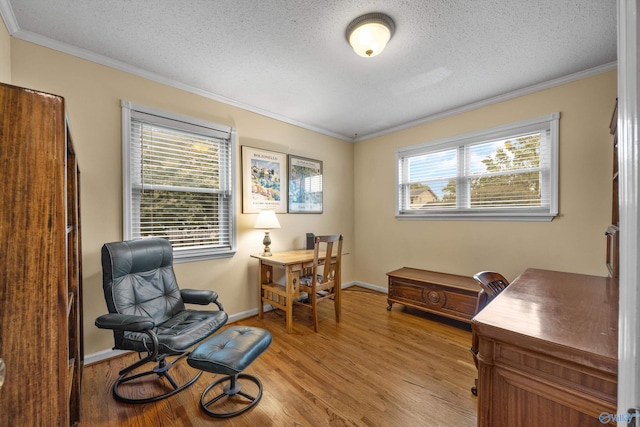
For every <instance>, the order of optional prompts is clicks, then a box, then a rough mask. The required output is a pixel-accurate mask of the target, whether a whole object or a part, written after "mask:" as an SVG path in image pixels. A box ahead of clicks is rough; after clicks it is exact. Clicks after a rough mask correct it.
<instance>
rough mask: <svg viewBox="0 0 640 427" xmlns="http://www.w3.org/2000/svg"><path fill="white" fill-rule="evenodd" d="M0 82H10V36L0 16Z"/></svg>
mask: <svg viewBox="0 0 640 427" xmlns="http://www.w3.org/2000/svg"><path fill="white" fill-rule="evenodd" d="M0 82H2V83H11V37H10V36H9V32H8V31H7V27H6V26H5V24H4V21H2V19H1V18H0Z"/></svg>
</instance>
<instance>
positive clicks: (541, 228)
mask: <svg viewBox="0 0 640 427" xmlns="http://www.w3.org/2000/svg"><path fill="white" fill-rule="evenodd" d="M615 98H616V72H615V71H611V72H607V73H603V74H599V75H596V76H594V77H590V78H586V79H582V80H579V81H575V82H572V83H568V84H565V85H562V86H558V87H555V88H552V89H547V90H543V91H540V92H537V93H534V94H531V95H527V96H522V97H519V98H516V99H512V100H509V101H505V102H501V103H498V104H494V105H491V106H488V107H484V108H480V109H477V110H474V111H470V112H467V113H463V114H459V115H456V116H453V117H449V118H445V119H441V120H437V121H434V122H430V123H426V124H423V125H420V126H416V127H413V128H411V129H407V130H404V131H399V132H396V133H393V134H391V135H385V136H382V137H379V138H375V139H371V140H369V141H364V142H361V143H358V144H357V145H356V149H355V156H354V159H355V171H356V172H355V194H356V205H355V224H356V242H355V247H356V250H357V256H356V265H355V274H356V277H357V279H358V280H359V281H364V282H367V283H371V284H375V285H380V286H383V285H385V284H386V283H387V278H386V276H385V273H386V272H388V271H391V270H394V269H396V268H400V267H403V266H409V267H417V268H424V269H431V270H436V271H445V272H449V273H457V274H464V275H472V274H473V273H475V272H477V271H480V270H492V269H494V270H498V271H500V272H502V273H503V274H504V275H505V276H506V277H507V278H508V279H510V280H511V279H514V278H515V277H516V276H517V275H518V274H519V273H520V272H522V271H523V270H524V269H526V268H528V267H537V268H544V269H552V270H561V271H569V272H580V273H586V274H596V275H606V274H607V270H606V267H605V236H604V232H605V230H606V228H607V226H608V224H609V223H610V221H611V173H612V172H611V171H612V137H611V135H609V133H608V125H609V121H610V119H611V114H612V112H613V106H614V103H615ZM556 111H559V112H560V114H561V118H560V140H559V147H560V164H559V185H560V189H559V212H560V214H559V216H558V217H557V218H556V219H554V220H553V221H552V222H494V221H407V220H405V221H400V220H397V219H395V217H394V212H395V211H394V190H395V188H394V182H395V181H394V170H395V169H394V166H395V162H394V158H395V157H394V156H395V150H396V149H397V148H399V147H404V146H409V145H414V144H418V143H423V142H427V141H433V140H437V139H440V138H444V137H449V136H454V135H458V134H464V133H467V132H471V131H476V130H480V129H485V128H491V127H494V126H498V125H502V124H506V123H511V122H515V121H519V120H524V119H528V118H533V117H538V116H541V115H544V114H549V113H553V112H556Z"/></svg>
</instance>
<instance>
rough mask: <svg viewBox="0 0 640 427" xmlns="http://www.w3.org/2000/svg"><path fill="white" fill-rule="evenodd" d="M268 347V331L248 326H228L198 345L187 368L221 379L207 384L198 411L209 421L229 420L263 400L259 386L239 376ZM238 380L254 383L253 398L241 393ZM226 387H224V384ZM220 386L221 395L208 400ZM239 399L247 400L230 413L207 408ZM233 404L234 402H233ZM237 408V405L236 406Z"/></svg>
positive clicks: (254, 378)
mask: <svg viewBox="0 0 640 427" xmlns="http://www.w3.org/2000/svg"><path fill="white" fill-rule="evenodd" d="M270 344H271V334H270V333H269V331H267V330H264V329H260V328H253V327H249V326H231V327H229V328H227V329H225V330H224V331H222V332H221V333H219V334H217V335H214V336H213V338H211V339H209V340H207V341H205V342H203V343H202V344H200V345H199V346H198V347H197V348H196V349H195V350H194V351H193V352H191V354H190V355H189V357H188V358H187V362H188V363H189V365H190V366H192V367H194V368H196V369H199V370H201V371H206V372H211V373H214V374H221V375H224V377H222V378H220V379H218V380H216V381H215V382H213V383H212V384H210V385H209V386H208V387H207V388H206V389H205V390H204V391H203V392H202V396H201V397H200V407H201V408H202V410H203V411H204V412H205V413H206V414H207V415H210V416H212V417H216V418H229V417H234V416H236V415H240V414H242V413H244V412H246V411H248V410H249V409H251V408H253V407H254V406H255V405H256V404H257V403H258V401H259V400H260V398H261V397H262V383H261V382H260V380H259V379H258V378H256V377H254V376H253V375H248V374H243V373H241V372H242V371H243V370H244V369H245V368H246V367H247V366H249V365H250V364H251V363H252V362H253V361H254V360H256V359H257V358H258V356H260V355H261V354H262V352H264V351H265V350H266V349H267V348H268V347H269V345H270ZM240 379H245V380H248V381H251V382H253V383H254V384H255V385H257V387H258V392H257V394H256V396H251V395H249V394H248V393H245V392H243V391H242V384H241V383H240V381H239V380H240ZM226 382H228V384H226V385H225V383H226ZM218 385H222V386H223V389H222V392H221V393H219V394H217V395H216V396H215V397H213V398H211V399H208V400H207V394H209V392H210V391H211V390H212V389H214V388H215V387H216V386H218ZM234 396H242V397H244V398H246V399H248V404H247V403H246V402H243V403H242V404H241V408H240V409H238V410H234V411H231V412H214V411H212V410H211V409H209V407H210V406H211V405H213V404H214V403H216V402H218V401H219V400H220V399H222V398H224V397H234ZM234 403H235V402H234ZM236 406H237V405H236Z"/></svg>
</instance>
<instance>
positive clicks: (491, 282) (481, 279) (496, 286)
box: [473, 271, 509, 300]
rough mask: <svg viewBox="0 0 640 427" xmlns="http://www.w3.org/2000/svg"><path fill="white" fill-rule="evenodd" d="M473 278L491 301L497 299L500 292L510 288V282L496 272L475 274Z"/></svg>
mask: <svg viewBox="0 0 640 427" xmlns="http://www.w3.org/2000/svg"><path fill="white" fill-rule="evenodd" d="M473 278H474V279H476V281H477V282H478V283H479V284H480V286H481V287H482V289H484V291H485V292H486V293H487V296H488V298H489V300H492V299H493V298H495V297H497V296H498V294H500V292H502V291H504V290H505V289H506V288H507V286H509V281H508V280H507V279H505V278H504V276H502V275H501V274H500V273H496V272H495V271H481V272H480V273H476V274H474V276H473Z"/></svg>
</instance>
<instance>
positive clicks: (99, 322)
mask: <svg viewBox="0 0 640 427" xmlns="http://www.w3.org/2000/svg"><path fill="white" fill-rule="evenodd" d="M95 323H96V326H97V327H98V328H100V329H114V330H117V331H131V332H142V331H148V330H151V329H152V328H153V327H154V326H155V323H154V322H153V320H151V318H150V317H147V316H134V315H131V314H118V313H109V314H103V315H102V316H100V317H98V318H97V319H96V322H95Z"/></svg>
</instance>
